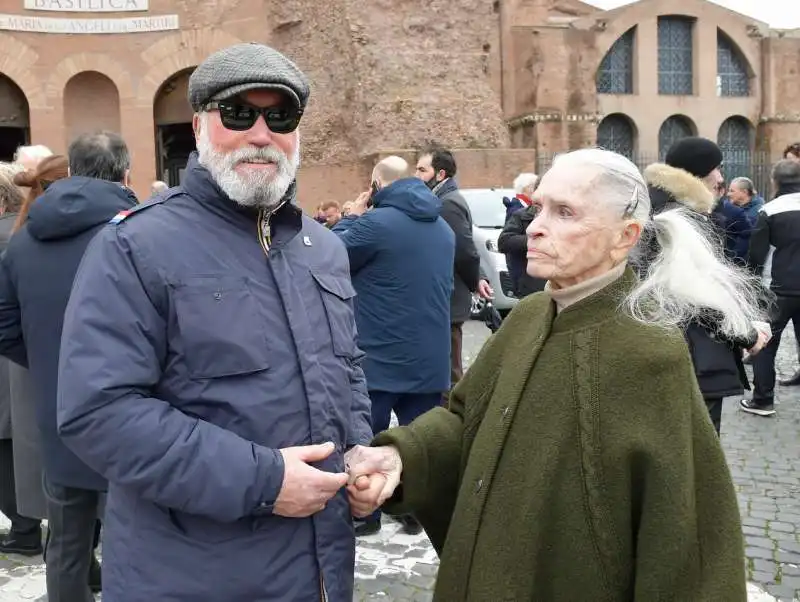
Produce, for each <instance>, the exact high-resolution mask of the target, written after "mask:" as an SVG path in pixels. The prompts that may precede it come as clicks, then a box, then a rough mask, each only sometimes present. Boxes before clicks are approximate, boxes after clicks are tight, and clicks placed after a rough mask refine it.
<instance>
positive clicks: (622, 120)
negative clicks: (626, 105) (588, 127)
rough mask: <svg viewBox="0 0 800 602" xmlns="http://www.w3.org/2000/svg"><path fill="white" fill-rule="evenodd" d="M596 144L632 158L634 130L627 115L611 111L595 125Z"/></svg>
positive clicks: (634, 144)
mask: <svg viewBox="0 0 800 602" xmlns="http://www.w3.org/2000/svg"><path fill="white" fill-rule="evenodd" d="M597 146H599V147H600V148H604V149H606V150H610V151H614V152H615V153H619V154H620V155H624V156H625V157H628V159H631V160H633V154H634V150H635V147H636V130H635V128H634V125H633V122H632V121H631V120H630V118H629V117H628V116H627V115H623V114H622V113H612V114H611V115H608V116H607V117H606V118H605V119H603V121H601V122H600V125H598V126H597Z"/></svg>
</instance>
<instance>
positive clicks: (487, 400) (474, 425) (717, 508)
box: [373, 271, 747, 602]
mask: <svg viewBox="0 0 800 602" xmlns="http://www.w3.org/2000/svg"><path fill="white" fill-rule="evenodd" d="M633 278H634V277H633V275H632V274H631V272H630V271H628V272H626V274H625V276H623V277H622V278H621V279H620V280H618V281H617V282H615V283H613V284H611V285H610V286H609V287H607V288H606V289H604V290H602V291H600V292H599V293H596V294H595V295H593V296H591V297H589V298H587V299H584V300H583V301H581V302H579V303H577V304H575V305H574V306H571V307H569V308H567V309H566V310H564V311H563V312H561V313H560V314H559V315H556V312H555V307H554V303H553V302H552V300H551V299H550V298H549V297H548V296H547V294H546V293H539V294H536V295H533V296H531V297H528V298H526V299H525V300H524V301H522V302H521V303H520V305H519V306H518V307H517V308H516V309H515V310H514V311H513V312H512V313H511V315H510V316H509V317H508V318H507V319H506V321H505V322H504V323H503V326H502V328H501V329H500V330H499V331H498V332H497V333H496V334H495V335H494V336H493V337H492V338H491V339H490V340H489V341H488V342H487V344H486V345H485V346H484V348H483V350H482V351H481V353H480V355H479V357H478V358H477V360H476V361H475V364H474V365H473V367H472V368H471V369H470V370H469V372H468V373H467V374H466V375H465V377H464V379H463V380H462V381H461V382H460V383H459V384H458V386H457V387H456V388H455V390H454V392H453V395H452V396H451V401H450V407H449V409H444V408H436V409H434V410H432V411H430V412H428V413H427V414H425V415H423V416H421V417H420V418H418V419H417V420H416V421H414V422H413V423H412V424H411V425H409V426H408V427H401V428H396V429H391V430H389V431H386V432H385V433H382V434H380V435H379V436H377V437H376V439H375V441H374V442H373V445H386V444H391V445H395V446H397V448H398V449H399V450H400V454H401V456H402V459H403V480H402V485H401V487H400V488H399V489H398V491H397V492H396V494H395V497H394V498H393V499H392V500H390V503H389V504H387V506H386V510H387V511H388V512H391V513H404V512H409V511H410V512H413V513H414V514H416V516H417V517H418V518H419V519H420V521H421V522H422V524H423V525H424V526H425V528H426V530H427V532H428V535H429V536H430V537H431V540H432V541H433V543H434V546H435V547H436V549H437V551H438V552H439V554H440V557H441V566H440V569H439V576H438V580H437V584H436V590H435V596H434V600H435V601H436V602H467V601H469V602H523V601H526V602H527V601H536V602H589V601H591V602H623V601H624V602H629V601H635V602H667V601H669V602H746V600H747V594H746V583H745V561H744V550H743V542H742V532H741V525H740V519H739V511H738V507H737V502H736V496H735V493H734V489H733V484H732V482H731V477H730V473H729V471H728V468H727V465H726V462H725V458H724V456H723V452H722V449H721V447H720V444H719V441H718V439H717V437H716V435H715V433H714V430H713V427H712V426H711V422H710V420H709V418H708V413H707V410H706V407H705V405H704V403H703V399H702V397H701V395H700V391H699V390H698V387H697V383H696V380H695V376H694V371H693V369H692V364H691V360H690V358H689V353H688V350H687V348H686V343H685V342H684V339H683V336H682V335H681V333H680V332H678V331H677V330H676V331H674V332H673V331H665V330H663V329H659V328H656V327H652V326H646V325H643V324H641V323H638V322H635V321H634V320H632V319H631V318H629V317H627V316H625V315H622V314H621V313H620V311H619V309H618V305H619V300H620V298H621V297H622V295H623V293H624V291H625V290H627V289H628V287H630V286H631V285H632V283H633Z"/></svg>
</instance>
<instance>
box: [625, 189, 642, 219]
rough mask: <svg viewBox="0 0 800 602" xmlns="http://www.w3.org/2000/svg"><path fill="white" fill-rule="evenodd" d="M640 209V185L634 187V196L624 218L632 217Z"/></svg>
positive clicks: (629, 202)
mask: <svg viewBox="0 0 800 602" xmlns="http://www.w3.org/2000/svg"><path fill="white" fill-rule="evenodd" d="M638 207H639V185H638V184H634V185H633V194H631V200H630V201H628V205H627V206H626V207H625V212H624V213H623V214H622V217H623V218H626V217H631V216H632V215H633V214H634V213H635V212H636V209H637V208H638Z"/></svg>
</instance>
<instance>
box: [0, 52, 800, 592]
mask: <svg viewBox="0 0 800 602" xmlns="http://www.w3.org/2000/svg"><path fill="white" fill-rule="evenodd" d="M309 95H310V86H309V82H308V79H307V77H306V75H305V74H304V73H303V72H302V71H301V70H300V68H299V67H298V66H297V65H295V64H294V63H293V62H292V61H290V60H289V59H288V58H287V57H286V56H284V55H282V54H281V53H279V52H277V51H275V50H274V49H272V48H270V47H267V46H263V45H259V44H237V45H234V46H231V47H229V48H225V49H223V50H220V51H218V52H216V53H214V54H212V55H211V56H209V57H208V58H207V59H206V60H205V61H203V62H202V63H201V64H200V65H199V66H198V68H197V69H196V70H195V71H194V72H193V74H192V76H191V78H190V81H189V98H188V101H189V103H190V104H191V106H192V108H193V110H194V113H195V114H194V121H193V127H194V133H195V138H196V143H197V152H196V153H193V154H192V156H191V157H190V159H189V163H188V165H187V168H186V172H185V176H184V178H183V181H182V183H181V184H180V185H179V186H176V187H172V188H169V187H167V186H166V185H165V184H164V183H162V182H156V183H154V184H153V189H152V193H153V196H152V198H150V199H148V200H147V202H139V201H138V200H137V199H136V197H135V196H134V194H133V193H132V191H131V190H130V188H129V183H130V170H131V161H130V155H129V153H128V149H127V146H126V144H125V141H124V140H122V138H120V137H119V136H118V135H117V134H114V133H110V132H99V133H86V134H83V135H81V136H79V137H78V138H77V139H75V140H74V141H73V142H72V143H71V145H70V146H69V149H68V152H67V155H65V156H59V155H53V154H52V153H51V152H50V151H48V150H47V149H45V148H43V147H24V148H21V149H20V150H19V152H18V156H17V158H16V159H15V161H14V162H13V163H11V164H7V165H2V166H0V208H2V216H0V245H2V247H3V249H4V251H3V256H2V262H1V263H0V355H2V356H4V357H5V358H7V359H8V363H4V364H2V365H0V369H1V371H0V474H2V483H0V503H2V508H0V511H2V512H3V513H4V514H5V515H6V516H8V517H9V519H10V520H11V523H12V526H11V530H10V532H9V533H8V534H7V535H6V536H5V538H4V539H3V540H2V541H0V553H19V554H28V555H36V554H40V553H42V552H44V556H45V563H46V571H47V591H48V599H49V600H50V601H51V602H89V601H91V600H92V599H93V593H94V592H96V591H99V590H100V589H101V588H102V590H103V595H104V599H105V600H108V601H110V602H140V601H141V600H171V601H175V602H184V601H185V602H203V601H208V602H218V601H220V600H226V601H228V602H261V601H263V602H267V601H275V600H280V601H282V602H308V601H310V600H319V601H322V602H327V601H330V602H350V601H351V600H352V598H353V581H354V575H353V572H354V563H355V545H354V544H355V537H356V536H365V535H370V534H374V533H376V532H377V531H379V530H380V529H381V514H382V512H387V513H391V514H393V515H396V516H397V517H398V518H399V520H400V521H401V523H402V525H403V529H404V530H405V531H406V532H407V533H419V532H420V531H421V530H423V529H424V530H425V531H426V533H427V535H428V537H429V538H430V540H431V542H432V543H433V546H434V547H435V549H436V551H437V552H438V553H439V555H440V559H441V564H440V569H439V574H438V578H437V583H436V590H435V597H434V599H435V600H437V602H459V601H466V600H531V599H536V600H542V601H553V602H555V601H558V602H570V601H578V600H585V599H586V596H587V592H596V593H597V597H602V599H604V600H609V601H619V602H622V601H627V600H655V599H659V600H675V601H678V600H680V601H685V600H698V601H700V600H703V601H709V602H711V601H713V602H718V601H720V600H725V601H726V602H728V601H730V602H745V600H746V598H747V595H746V583H745V561H744V547H743V541H742V528H741V524H740V519H739V510H738V506H737V500H736V495H735V492H734V488H733V483H732V479H731V476H730V473H729V471H728V468H727V465H726V462H725V457H724V454H723V452H722V448H721V446H720V442H719V438H718V434H719V432H720V422H721V408H722V402H723V399H724V398H725V397H729V396H735V395H738V396H741V395H742V394H743V392H744V389H745V388H749V382H748V379H747V376H746V372H745V369H744V361H749V362H751V363H752V364H753V368H754V375H755V381H754V394H753V396H752V398H751V399H742V400H741V402H740V404H741V409H742V410H744V411H747V412H750V413H752V414H757V415H759V416H768V415H771V414H774V407H773V403H774V389H775V369H774V360H775V353H776V351H777V348H778V345H779V343H780V338H781V333H782V331H783V329H784V328H785V327H786V325H787V323H788V321H789V320H792V321H793V322H794V324H795V328H798V319H800V302H798V301H797V299H800V272H798V268H797V267H796V266H797V265H800V263H798V262H796V261H795V260H794V258H795V256H796V254H797V253H798V252H800V228H798V227H797V225H796V224H795V222H796V220H797V217H796V216H800V160H797V159H798V158H800V152H799V151H800V147H798V146H793V147H790V148H789V149H787V151H786V153H785V155H786V156H785V158H784V160H782V161H780V162H778V163H777V164H776V165H775V168H774V170H773V180H774V187H775V194H774V199H773V200H771V201H769V202H766V203H765V202H764V201H763V199H761V197H759V195H758V194H757V191H756V190H755V189H754V186H753V183H752V181H750V180H748V179H747V178H743V177H740V178H736V179H734V180H732V181H731V182H730V184H729V185H728V186H727V187H726V186H725V184H724V182H723V179H722V174H721V165H722V153H721V152H720V149H719V148H718V147H717V145H716V144H714V143H713V142H711V141H710V140H706V139H703V138H697V137H692V138H686V139H683V140H681V141H679V142H677V143H676V144H675V145H674V146H673V147H672V148H671V149H670V151H669V152H668V154H667V156H666V158H665V161H664V162H663V163H658V164H654V165H651V166H648V167H647V168H646V169H645V170H644V171H643V172H641V171H640V170H639V169H638V168H637V167H636V166H635V165H634V164H633V163H631V162H630V161H629V160H628V159H627V158H625V157H623V156H621V155H619V154H616V153H613V152H610V151H607V150H602V149H581V150H575V151H571V152H567V153H564V154H562V155H559V156H558V157H557V158H556V160H555V162H554V164H553V166H552V167H551V168H550V169H549V170H548V171H547V172H546V173H544V174H542V175H541V177H539V176H537V175H536V174H532V173H524V174H521V175H520V176H519V177H518V178H517V180H516V181H515V183H514V189H515V193H516V194H515V198H513V199H505V200H502V201H501V200H498V203H500V202H503V203H504V204H505V207H506V210H507V222H506V226H505V228H504V230H503V232H502V234H501V235H500V238H499V243H498V245H499V248H500V250H501V252H503V253H506V255H507V265H508V268H509V271H510V273H511V276H512V281H513V283H514V293H515V295H516V296H517V297H519V298H520V302H519V304H518V305H517V307H516V308H515V309H514V310H513V311H512V312H511V313H510V314H509V316H508V317H507V318H506V319H505V321H504V322H503V324H502V326H501V327H500V328H499V330H498V332H497V333H495V334H493V335H492V336H491V337H490V338H489V340H488V341H487V343H486V344H485V345H484V347H483V349H482V350H481V352H480V354H479V356H478V357H477V359H476V360H475V362H474V364H473V365H472V367H471V368H470V369H469V370H468V371H467V372H466V373H464V372H463V365H462V357H461V352H462V350H461V344H462V336H463V325H464V323H465V322H466V321H467V320H468V319H469V315H470V307H471V301H472V296H473V295H479V296H482V297H484V298H487V299H490V298H491V297H492V296H493V291H492V290H491V287H490V286H489V284H488V282H487V280H486V279H485V277H484V274H483V273H482V271H481V266H480V258H479V255H478V252H477V249H476V248H475V243H474V241H473V239H472V219H471V215H470V210H469V207H468V205H467V203H466V202H465V200H464V197H463V195H462V194H461V192H460V191H459V187H458V184H457V179H456V176H457V163H456V158H455V156H454V154H453V153H452V152H450V151H449V150H447V149H445V148H441V147H431V148H427V149H423V150H421V151H420V152H419V154H418V157H417V161H416V164H415V165H410V164H409V163H408V162H407V161H406V160H404V159H403V158H401V157H397V156H390V157H387V158H385V159H383V160H381V161H380V162H379V163H378V164H377V165H375V167H374V170H373V172H372V177H371V179H370V181H369V182H368V183H367V182H365V183H364V184H365V185H364V189H365V191H364V192H363V193H362V194H360V195H359V196H358V198H356V199H354V200H352V201H350V202H348V203H346V204H345V205H344V206H340V205H338V204H337V203H336V202H334V201H330V202H326V203H323V204H322V205H320V206H319V207H317V208H315V210H314V212H313V215H311V216H309V215H306V214H305V213H304V212H303V211H302V210H301V209H300V208H299V207H298V206H297V202H296V195H297V182H296V173H297V169H298V166H299V162H300V138H299V133H298V132H299V127H300V124H301V121H302V115H303V112H304V110H305V107H306V104H307V102H308V99H309ZM764 276H766V277H768V278H767V280H768V283H767V284H765V282H764V280H763V277H764ZM799 353H800V351H799ZM791 380H792V381H798V382H800V378H795V377H793V379H791ZM798 382H789V383H788V384H798ZM392 413H394V414H395V415H396V417H397V419H398V422H399V426H397V427H395V428H389V424H390V416H391V414H392ZM37 458H40V459H41V466H37V464H38V463H39V461H38V460H37ZM43 519H46V520H47V528H46V532H47V535H46V538H45V544H44V546H43V545H42V530H43V527H42V520H43ZM101 540H102V543H103V559H102V560H103V561H102V568H101V566H100V562H99V560H98V558H97V555H96V549H97V547H98V545H99V542H100V541H101Z"/></svg>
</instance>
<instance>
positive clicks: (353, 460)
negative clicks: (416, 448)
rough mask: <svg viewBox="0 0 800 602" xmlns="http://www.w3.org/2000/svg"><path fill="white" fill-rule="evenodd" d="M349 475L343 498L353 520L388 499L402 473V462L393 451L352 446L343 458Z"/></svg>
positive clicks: (367, 513)
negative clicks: (348, 500)
mask: <svg viewBox="0 0 800 602" xmlns="http://www.w3.org/2000/svg"><path fill="white" fill-rule="evenodd" d="M345 463H346V464H345V465H346V467H347V472H348V474H349V475H350V480H349V485H348V486H347V496H348V498H349V499H350V510H351V512H352V513H353V515H354V516H356V517H358V518H363V517H365V516H369V515H370V514H372V513H373V512H374V511H375V510H377V509H378V508H380V507H381V506H382V505H383V503H384V502H385V501H386V500H387V499H389V498H390V497H391V496H392V494H393V493H394V490H395V489H396V488H397V485H398V484H399V483H400V476H401V475H402V473H403V461H402V459H401V458H400V453H399V452H398V451H397V448H396V447H393V446H385V447H363V446H361V445H356V446H355V447H354V448H352V449H351V450H350V451H348V452H347V453H346V454H345Z"/></svg>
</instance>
